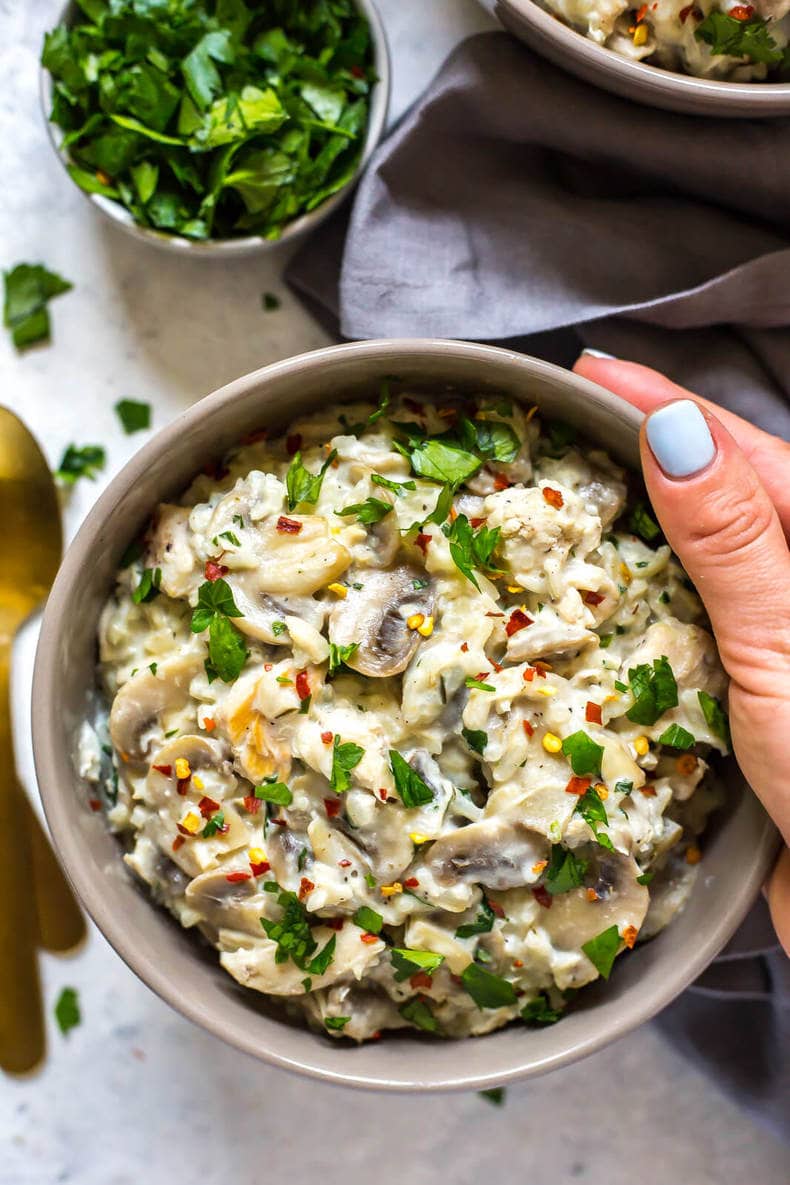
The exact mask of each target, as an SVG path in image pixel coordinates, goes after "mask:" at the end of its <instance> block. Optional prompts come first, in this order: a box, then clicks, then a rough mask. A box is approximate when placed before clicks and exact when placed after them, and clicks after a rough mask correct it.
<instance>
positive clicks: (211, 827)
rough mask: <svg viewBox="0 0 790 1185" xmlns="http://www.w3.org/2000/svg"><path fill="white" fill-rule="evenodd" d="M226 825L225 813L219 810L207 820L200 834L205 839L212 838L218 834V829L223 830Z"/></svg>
mask: <svg viewBox="0 0 790 1185" xmlns="http://www.w3.org/2000/svg"><path fill="white" fill-rule="evenodd" d="M224 826H225V815H224V814H223V812H222V811H217V812H216V814H213V815H212V816H211V818H210V819H209V820H207V822H206V826H205V827H204V828H203V830H202V831H201V833H200V834H201V835H202V836H203V838H204V839H211V837H212V836H213V835H216V834H217V832H218V831H221V830H222V828H223V827H224Z"/></svg>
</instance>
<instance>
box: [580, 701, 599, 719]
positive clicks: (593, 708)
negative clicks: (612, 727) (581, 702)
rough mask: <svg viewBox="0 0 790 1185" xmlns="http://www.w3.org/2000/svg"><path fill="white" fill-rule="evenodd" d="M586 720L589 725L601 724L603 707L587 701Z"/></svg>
mask: <svg viewBox="0 0 790 1185" xmlns="http://www.w3.org/2000/svg"><path fill="white" fill-rule="evenodd" d="M584 719H585V720H586V721H587V722H588V724H601V723H602V722H603V721H602V719H601V705H600V704H594V703H593V702H592V700H588V701H587V706H586V708H585V709H584Z"/></svg>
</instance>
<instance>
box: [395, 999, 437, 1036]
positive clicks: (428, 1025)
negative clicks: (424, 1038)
mask: <svg viewBox="0 0 790 1185" xmlns="http://www.w3.org/2000/svg"><path fill="white" fill-rule="evenodd" d="M398 1012H399V1013H400V1014H401V1016H402V1017H403V1019H404V1020H408V1021H410V1022H411V1023H412V1024H413V1025H415V1026H416V1027H417V1028H418V1029H422V1030H423V1031H424V1032H426V1033H438V1031H439V1022H438V1020H437V1019H436V1017H435V1016H434V1015H433V1013H432V1012H431V1009H430V1006H429V1005H428V1004H427V1003H426V1001H425V1000H423V999H422V997H420V996H415V997H414V999H413V1000H407V1001H406V1003H405V1004H401V1006H400V1008H399V1009H398Z"/></svg>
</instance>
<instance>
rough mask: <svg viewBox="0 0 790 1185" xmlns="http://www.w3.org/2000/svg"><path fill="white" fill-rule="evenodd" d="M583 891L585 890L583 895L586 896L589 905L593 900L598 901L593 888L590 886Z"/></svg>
mask: <svg viewBox="0 0 790 1185" xmlns="http://www.w3.org/2000/svg"><path fill="white" fill-rule="evenodd" d="M584 892H585V896H586V897H587V900H588V901H589V902H590V904H591V905H592V903H593V902H594V901H598V899H599V898H598V894H597V893H596V891H595V889H593V888H592V887H590V888H587V889H585V890H584Z"/></svg>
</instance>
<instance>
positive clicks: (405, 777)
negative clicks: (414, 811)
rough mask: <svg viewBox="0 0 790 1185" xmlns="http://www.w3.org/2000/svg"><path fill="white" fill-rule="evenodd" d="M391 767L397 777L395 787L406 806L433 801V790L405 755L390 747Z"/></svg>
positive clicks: (421, 804) (422, 804) (423, 804)
mask: <svg viewBox="0 0 790 1185" xmlns="http://www.w3.org/2000/svg"><path fill="white" fill-rule="evenodd" d="M390 769H391V770H392V776H393V778H394V779H395V789H396V790H397V792H398V794H399V796H400V800H401V802H402V803H403V805H404V806H406V807H415V806H425V804H426V803H429V802H433V791H432V790H431V788H430V786H428V785H426V783H425V782H424V781H423V780H422V778H421V777H420V775H419V774H418V773H417V772H416V771H415V770H413V769H412V767H411V766H410V765H409V763H408V761H406V759H405V757H401V755H400V753H398V752H396V750H395V749H390Z"/></svg>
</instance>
